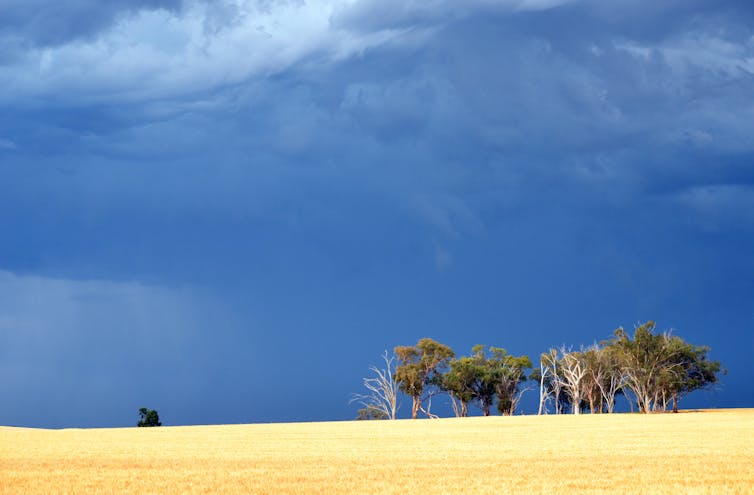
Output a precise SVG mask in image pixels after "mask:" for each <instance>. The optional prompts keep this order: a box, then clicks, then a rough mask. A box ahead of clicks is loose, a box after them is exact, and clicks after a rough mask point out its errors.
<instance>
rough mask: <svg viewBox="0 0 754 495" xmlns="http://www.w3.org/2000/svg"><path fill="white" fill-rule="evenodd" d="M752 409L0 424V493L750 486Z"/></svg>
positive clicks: (703, 489) (712, 490)
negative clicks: (106, 425) (98, 425)
mask: <svg viewBox="0 0 754 495" xmlns="http://www.w3.org/2000/svg"><path fill="white" fill-rule="evenodd" d="M752 466H754V410H743V409H741V410H719V411H708V412H683V413H681V414H653V415H638V414H615V415H582V416H570V415H563V416H539V417H538V416H515V417H489V418H449V419H440V420H419V421H412V420H399V421H394V422H389V421H371V422H355V421H354V422H330V423H293V424H258V425H228V426H187V427H162V428H120V429H90V430H73V429H71V430H35V429H23V428H0V493H123V492H136V493H239V492H246V493H271V494H272V493H275V494H287V493H322V494H325V493H326V494H338V493H343V494H346V493H349V494H350V493H369V494H372V493H386V494H387V493H408V492H411V493H428V494H429V493H431V494H439V493H453V494H462V493H468V494H483V493H490V494H491V493H505V492H508V493H568V492H570V493H625V494H628V493H631V494H633V493H646V494H654V493H673V494H676V493H685V494H695V493H709V494H720V493H740V494H746V493H752V490H754V488H752V487H754V469H753V468H752Z"/></svg>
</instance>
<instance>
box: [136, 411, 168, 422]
mask: <svg viewBox="0 0 754 495" xmlns="http://www.w3.org/2000/svg"><path fill="white" fill-rule="evenodd" d="M136 426H162V423H160V415H159V414H157V411H155V410H154V409H147V408H146V407H142V408H141V409H139V422H138V423H136Z"/></svg>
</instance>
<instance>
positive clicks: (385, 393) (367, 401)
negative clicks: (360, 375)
mask: <svg viewBox="0 0 754 495" xmlns="http://www.w3.org/2000/svg"><path fill="white" fill-rule="evenodd" d="M382 360H383V361H384V362H385V367H384V368H377V367H376V366H370V367H369V371H371V372H372V373H374V376H372V377H367V378H364V379H363V383H364V388H366V389H367V390H368V391H369V392H368V393H366V394H354V396H353V398H352V399H351V401H350V402H358V403H359V404H362V405H363V406H365V407H375V408H377V409H379V410H380V411H382V412H384V413H385V414H386V415H387V417H388V418H389V419H395V418H396V415H397V413H398V384H397V383H396V381H395V379H394V377H393V374H394V372H395V365H394V361H395V356H389V355H388V352H387V351H385V352H384V353H383V355H382Z"/></svg>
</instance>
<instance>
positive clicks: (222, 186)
mask: <svg viewBox="0 0 754 495" xmlns="http://www.w3.org/2000/svg"><path fill="white" fill-rule="evenodd" d="M95 4H96V5H95ZM753 17H754V9H752V7H751V6H750V5H749V4H748V3H747V2H711V1H705V0H694V1H671V2H648V1H641V2H636V1H633V2H629V1H616V2H610V3H609V5H608V4H607V3H605V2H599V1H588V0H583V1H578V0H574V1H535V0H530V1H526V0H520V1H512V0H511V1H506V0H500V1H494V0H479V1H473V2H463V4H459V3H458V2H449V1H447V2H446V1H442V0H438V1H432V2H373V1H371V0H360V1H356V2H351V1H337V0H333V1H326V0H314V1H307V2H303V1H293V0H291V1H240V0H239V1H230V0H228V1H225V0H223V1H217V2H203V1H184V2H168V1H165V2H158V1H152V2H149V1H142V2H136V1H134V2H125V1H123V2H109V3H108V4H107V6H103V5H100V4H99V3H96V2H86V1H81V2H70V3H66V6H65V7H62V6H59V5H58V4H57V3H53V2H43V1H41V0H40V1H36V2H31V3H30V2H24V3H21V2H10V3H7V2H6V3H5V4H4V6H3V7H0V19H2V21H0V39H3V40H4V42H3V43H2V46H4V47H5V48H4V49H3V51H2V52H1V53H0V87H2V88H3V89H2V90H0V106H2V108H3V112H1V113H0V227H1V228H2V231H3V232H4V235H3V242H2V243H0V270H3V271H2V272H1V273H2V277H3V278H2V283H3V284H4V287H5V291H6V293H7V294H19V295H18V296H17V297H16V299H11V301H15V302H6V303H4V304H3V306H2V308H3V310H2V312H0V318H2V321H3V325H4V327H3V329H4V333H3V334H2V335H3V337H2V338H3V339H4V340H3V345H4V346H5V348H7V349H16V350H15V351H13V353H11V354H13V355H16V354H15V353H17V352H20V353H21V354H17V355H18V356H23V358H21V357H19V358H18V359H10V360H8V358H7V356H6V358H5V361H4V364H3V366H5V368H4V369H5V373H6V374H8V375H10V376H14V377H17V379H16V380H15V383H17V384H23V383H24V380H23V379H22V377H23V376H26V375H27V374H28V373H29V370H28V368H27V367H28V366H32V367H36V368H37V369H38V370H39V371H38V372H37V374H32V375H29V376H32V377H36V378H34V379H33V380H32V382H33V383H35V384H36V385H34V387H35V388H33V390H35V396H36V397H45V395H46V394H49V393H52V392H51V391H52V390H55V391H58V392H55V393H61V394H62V393H63V392H59V391H61V390H67V391H71V390H74V389H76V384H79V383H82V381H81V380H82V376H83V375H78V374H76V373H79V371H76V370H79V369H80V370H81V371H80V373H84V374H85V375H86V376H89V377H91V376H94V375H96V376H98V377H100V378H98V380H101V383H102V384H101V385H96V384H95V385H91V386H90V388H85V387H84V388H82V389H81V391H80V394H81V397H82V399H81V403H80V404H81V405H80V407H81V408H83V407H84V404H85V403H86V402H87V401H90V402H91V401H93V400H95V398H96V400H97V401H101V402H103V403H107V402H108V401H115V400H116V399H115V398H116V396H118V392H116V389H118V390H121V391H123V390H128V391H129V392H127V393H125V392H123V393H122V394H121V396H118V397H119V398H118V401H120V402H117V406H112V408H110V409H108V412H103V413H102V417H104V418H110V419H103V420H102V421H101V422H96V424H107V422H108V421H111V423H118V424H121V423H124V422H126V419H125V417H124V416H122V415H120V414H121V413H116V412H115V409H119V410H120V409H124V408H126V407H127V406H128V407H130V404H131V402H128V403H127V404H126V402H125V401H126V399H125V398H123V397H127V398H128V399H127V400H130V401H132V402H136V401H137V397H138V396H139V390H138V387H137V386H136V382H137V381H139V380H141V379H142V378H144V377H146V375H139V376H140V377H141V378H135V377H129V375H128V373H127V372H126V366H125V364H123V363H125V362H129V363H132V362H135V363H145V364H148V363H152V362H159V361H160V360H164V361H165V362H166V363H174V364H175V366H173V365H170V366H166V367H165V368H160V371H159V374H160V375H161V376H164V378H163V379H164V383H165V384H169V385H165V387H172V388H173V389H175V390H178V391H184V392H185V395H184V396H183V398H181V399H180V400H179V399H175V400H174V401H173V402H170V401H166V403H165V405H164V406H162V407H163V409H164V408H168V409H169V410H170V409H172V410H173V411H177V410H181V411H187V410H192V409H191V408H192V407H194V410H196V411H202V412H201V413H197V414H195V415H191V414H187V413H174V417H177V418H179V419H178V421H181V422H213V421H244V420H252V419H257V420H275V419H323V418H336V417H348V416H349V414H350V412H349V410H348V408H347V405H346V402H347V399H348V394H349V393H350V392H352V391H355V390H353V389H356V388H357V387H358V386H359V383H360V382H359V378H360V376H361V375H362V374H363V371H364V370H365V369H366V368H367V367H368V365H369V364H372V362H373V361H374V360H375V359H376V358H377V356H379V354H380V353H381V352H382V350H383V349H385V348H390V347H392V346H394V345H398V344H408V343H411V342H413V341H415V340H416V339H418V338H420V337H423V336H433V337H435V338H437V339H439V340H443V341H446V342H448V343H449V344H451V345H453V346H454V348H456V350H457V351H458V352H465V351H467V348H470V347H471V346H472V345H474V344H476V343H488V344H499V345H504V346H506V347H507V348H509V349H510V350H511V351H513V352H519V353H529V354H530V355H531V356H535V355H537V353H538V352H541V351H543V350H544V349H545V347H546V346H548V345H556V344H561V343H571V344H574V345H578V344H580V343H583V344H589V343H591V342H592V341H594V340H599V339H602V338H606V337H607V336H609V334H610V332H611V331H612V330H613V329H614V328H615V327H616V326H618V325H626V326H630V325H632V324H633V323H636V322H638V321H640V320H643V319H650V318H652V319H656V320H658V322H659V326H660V327H663V328H664V327H673V328H674V329H675V330H676V331H677V333H678V334H679V335H681V336H683V337H686V338H688V340H690V341H692V342H694V343H705V344H709V345H711V346H712V348H713V351H714V353H713V356H714V357H715V358H717V359H721V360H722V361H723V364H724V365H726V366H727V367H728V368H729V370H730V377H729V378H726V382H728V383H732V384H736V383H740V382H737V381H736V380H739V378H736V376H739V375H741V374H742V373H745V371H743V370H745V363H744V357H743V356H741V354H740V353H739V352H737V351H736V349H739V348H741V346H740V345H736V342H737V341H739V344H740V340H742V339H743V340H744V341H747V343H749V344H750V343H751V337H747V335H748V333H745V332H744V329H747V328H751V325H752V324H754V320H752V315H751V314H750V311H747V308H750V307H752V303H754V301H752V294H754V285H752V280H754V264H752V260H751V259H750V256H748V253H750V252H752V250H754V217H753V216H752V214H751V211H754V203H753V202H752V198H753V197H754V167H752V165H751V163H752V156H754V140H753V139H752V138H751V136H752V135H754V134H753V133H752V124H751V122H754V99H753V98H752V94H754V93H752V89H753V88H754V32H753V31H752V30H751V27H750V26H751V25H752V20H754V19H753ZM31 286H34V287H38V289H35V291H36V290H38V291H39V293H40V294H48V293H54V294H57V295H56V296H54V297H53V296H49V298H41V299H40V300H39V301H37V302H34V304H33V305H32V304H31V303H30V302H29V301H31V300H32V299H33V298H32V296H31V295H28V294H31V289H28V287H31ZM24 288H26V289H24ZM90 292H101V293H102V294H105V295H106V297H105V296H103V297H104V299H102V298H93V299H91V300H89V299H86V298H84V299H86V300H87V302H86V303H82V302H80V301H81V297H80V296H79V294H81V293H90ZM23 294H27V296H26V299H24V298H22V297H21V295H23ZM108 294H109V295H108ZM136 294H138V295H136ZM45 297H47V296H45ZM19 298H20V299H19ZM135 298H136V299H135ZM137 300H138V301H140V302H138V303H137V302H135V301H137ZM6 301H7V300H6ZM35 301H36V299H35ZM137 306H138V308H140V309H139V310H138V312H139V314H140V315H141V316H140V317H139V319H138V321H137V322H134V321H132V320H131V319H129V318H130V317H126V316H123V315H132V314H133V313H134V311H135V309H134V308H135V307H137ZM76 308H77V309H76ZM197 308H204V309H202V310H201V311H199V313H197V311H198V310H197ZM543 308H546V309H544V310H543ZM74 310H75V311H77V312H78V314H79V315H80V316H79V317H76V318H74V317H73V316H70V312H71V311H74ZM46 313H49V314H62V315H64V316H61V317H55V318H51V319H50V320H47V319H34V318H32V317H31V316H30V315H38V314H46ZM65 315H68V316H65ZM213 315H214V316H213ZM220 315H222V317H221V316H220ZM30 318H31V319H30ZM79 318H80V319H79ZM111 319H112V320H111ZM216 319H217V320H218V321H221V322H222V324H221V325H218V324H213V322H214V321H215V320H216ZM55 320H60V321H61V322H62V323H64V324H63V325H62V326H61V329H57V330H56V329H55V325H54V324H53V322H54V321H55ZM126 322H131V323H133V324H134V325H135V327H136V329H137V331H143V332H147V333H149V334H151V335H153V338H154V339H155V341H156V342H158V343H159V344H158V345H157V346H156V347H155V348H154V349H146V348H145V349H142V348H130V347H129V346H128V345H125V343H126V342H130V340H129V339H125V337H123V335H125V334H123V333H120V332H125V331H126V330H125V326H123V325H126ZM129 324H130V323H129ZM95 327H96V328H100V327H113V328H116V329H119V330H108V331H106V332H104V333H101V334H99V333H97V332H98V330H95ZM22 328H24V329H26V330H22ZM522 329H526V332H523V330H522ZM460 330H463V332H461V333H460V334H459V331H460ZM713 330H714V331H713ZM45 332H49V333H50V335H55V336H56V337H55V338H60V339H61V340H60V341H56V340H54V339H48V342H58V343H57V344H56V345H54V346H51V347H48V348H45V349H46V350H40V351H39V353H30V354H24V353H29V352H31V351H29V349H31V348H32V347H33V345H32V341H35V342H36V341H37V340H40V341H45V338H44V337H42V335H44V334H45ZM54 332H58V333H54ZM522 332H523V333H522ZM92 334H96V335H99V337H97V338H98V339H99V342H100V343H99V344H97V345H98V346H100V347H98V349H99V348H101V349H104V352H105V354H104V355H107V356H110V358H112V359H108V360H107V362H108V363H115V364H113V365H112V366H105V365H104V364H103V363H99V362H96V361H92V360H91V359H90V357H89V356H90V355H91V354H90V353H91V352H93V348H91V346H90V343H91V340H90V339H91V335H92ZM461 334H463V335H461ZM63 336H67V337H66V338H63ZM35 339H36V340H35ZM124 339H125V340H124ZM215 339H216V342H218V344H217V345H216V346H214V347H213V346H210V345H209V344H207V343H208V342H213V341H215ZM468 339H472V340H473V341H472V340H468ZM234 341H236V342H242V343H243V344H244V346H245V347H247V348H248V349H251V350H253V352H254V356H255V358H254V360H253V361H252V360H246V359H245V358H243V357H242V355H241V354H240V353H237V352H236V353H231V355H232V356H234V358H233V360H234V361H233V362H235V363H236V364H235V365H234V367H233V368H232V370H233V371H232V372H231V371H228V372H227V373H226V372H222V373H217V372H215V371H212V370H216V366H217V363H219V362H222V359H223V358H222V355H223V353H224V352H230V351H229V349H231V347H232V346H229V344H228V343H229V342H234ZM291 342H293V343H294V344H291V345H290V346H289V343H291ZM173 344H175V345H178V346H179V348H180V349H181V351H180V353H176V352H175V351H174V349H175V348H176V347H174V346H173ZM76 349H85V350H87V351H86V352H88V353H89V354H86V355H83V354H77V352H78V351H76ZM202 349H213V351H212V353H210V355H207V356H205V357H203V358H202V359H198V358H197V360H195V362H198V363H200V364H197V365H196V367H194V368H192V369H191V370H189V369H187V368H183V367H181V366H183V365H181V364H180V363H182V362H183V361H181V359H186V360H188V361H191V360H192V359H193V357H196V356H204V354H202V353H203V350H202ZM69 351H70V352H69ZM8 352H10V351H8ZM82 352H83V351H82ZM58 353H60V354H58ZM330 353H333V354H334V355H338V356H342V355H343V354H344V353H347V354H348V357H347V358H344V359H343V360H342V361H338V360H337V359H336V360H335V361H333V360H332V359H331V358H330ZM64 354H65V355H68V356H69V358H65V359H69V361H66V360H65V359H64V358H63V357H61V356H63V355H64ZM179 354H180V356H183V357H182V358H180V359H178V358H177V357H176V356H178V355H179ZM281 355H283V356H288V358H286V359H284V360H283V362H281V361H280V356H281ZM61 359H62V361H61ZM119 360H120V361H119ZM22 362H23V363H25V364H23V363H22ZM78 362H81V363H84V364H82V365H81V366H82V367H81V368H79V367H77V365H76V364H75V363H78ZM119 362H120V363H121V364H122V365H118V364H117V363H119ZM35 363H47V364H46V365H45V366H42V367H39V366H35ZM87 363H88V364H87ZM283 363H288V364H283ZM290 363H299V364H296V366H301V367H306V369H308V370H309V372H310V373H312V374H313V376H316V377H318V378H319V379H321V380H322V381H327V382H329V383H331V385H330V386H329V387H328V394H329V395H327V400H326V401H325V400H324V399H317V398H316V397H309V398H310V399H311V400H308V399H309V398H307V400H304V399H302V398H301V397H299V399H295V400H294V399H292V398H290V399H286V400H289V402H286V404H287V405H288V407H287V408H286V411H285V412H280V411H279V410H278V409H276V408H275V407H274V406H273V405H271V404H270V405H265V404H266V402H265V399H261V398H260V396H264V394H265V393H272V392H271V390H272V386H271V385H269V384H266V383H265V382H264V379H263V378H262V377H263V375H264V373H265V371H260V370H270V369H275V370H277V371H276V373H278V374H279V376H280V377H281V380H283V381H284V382H285V383H290V384H291V386H292V387H295V386H296V385H295V381H296V373H294V372H293V371H292V368H295V366H293V365H292V364H290ZM87 366H88V368H87ZM55 369H65V370H67V371H68V372H69V373H68V374H66V373H62V374H59V376H58V377H57V381H55V382H50V381H45V376H46V374H49V373H52V372H53V371H52V370H55ZM91 370H95V371H96V373H94V372H92V371H91ZM232 373H235V375H234V376H235V377H236V378H235V379H232V378H231V377H230V376H231V374H232ZM201 376H205V377H209V378H206V380H205V381H204V382H202V380H201V379H200V378H196V380H198V382H200V383H209V384H210V385H207V386H206V387H205V388H203V389H201V387H200V389H201V390H204V392H201V391H200V392H197V393H196V394H191V393H189V390H190V388H191V387H190V385H189V382H190V381H192V380H194V378H195V377H201ZM186 377H190V379H187V378H186ZM348 377H350V379H349V378H348ZM30 380H31V378H30ZM34 380H36V381H34ZM234 380H235V382H234ZM219 382H223V383H225V385H224V387H225V388H222V390H223V392H224V395H223V396H224V397H231V396H233V397H242V396H244V394H243V393H242V391H243V390H245V389H250V390H254V391H255V392H254V398H253V399H252V398H251V397H248V398H247V399H241V398H236V399H233V400H230V399H228V401H227V402H225V404H226V410H227V414H226V415H220V416H213V413H212V412H211V411H209V410H205V409H201V408H199V407H198V406H197V404H199V403H200V402H201V401H202V399H203V398H204V399H206V397H208V395H206V394H210V392H208V390H218V387H217V383H219ZM44 383H48V385H43V384H44ZM234 383H235V384H234ZM213 384H214V385H213ZM111 385H112V388H111V389H109V388H107V387H110V386H111ZM18 386H19V387H20V386H21V385H18ZM323 386H324V385H323ZM98 387H99V388H98ZM23 390H24V389H23V388H14V389H13V390H11V391H6V394H9V395H11V396H24V391H23ZM87 390H88V392H87ZM107 390H111V391H110V392H107ZM276 393H277V392H276ZM202 394H205V395H204V396H203V395H202ZM294 395H295V394H294ZM752 395H754V390H752V389H749V391H748V397H751V396H752ZM303 396H306V394H303ZM147 397H148V398H149V397H153V396H147ZM154 397H156V395H154ZM700 397H701V398H700V399H698V400H699V401H701V402H700V403H702V404H709V402H703V401H705V400H708V401H709V400H712V401H714V403H715V404H723V405H736V404H739V402H736V401H737V400H739V399H736V397H735V396H729V395H726V394H725V392H724V391H723V392H720V393H719V394H718V395H716V396H714V397H713V398H712V399H709V397H708V398H706V399H705V398H704V396H703V395H701V396H700ZM738 397H740V395H739V396H738ZM39 400H40V401H41V402H39V404H40V407H41V410H42V412H40V413H39V414H38V415H37V416H36V417H35V419H33V420H29V424H39V425H44V424H51V425H53V424H54V425H66V424H74V423H75V424H78V425H85V424H87V421H84V420H82V421H78V422H77V421H76V420H74V419H73V418H72V416H55V415H54V414H53V413H52V412H50V411H57V410H58V409H59V406H58V405H56V404H59V403H58V402H54V401H53V400H52V399H50V401H48V402H45V401H44V400H43V399H39ZM278 403H279V402H278ZM142 405H148V406H150V407H152V405H150V404H140V403H139V404H137V406H136V407H141V406H142ZM74 410H75V408H74ZM160 411H161V413H162V409H161V410H160ZM8 414H11V416H9V418H10V419H7V420H6V419H3V418H2V417H0V422H9V421H13V422H18V423H21V422H23V419H19V418H21V416H19V414H20V413H18V412H14V413H8ZM55 414H57V413H55ZM72 414H74V415H75V413H72ZM181 414H183V415H181ZM54 418H58V419H54ZM92 421H93V422H92V423H91V424H94V423H95V421H94V420H92ZM98 421H99V420H98Z"/></svg>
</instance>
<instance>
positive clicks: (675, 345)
mask: <svg viewBox="0 0 754 495" xmlns="http://www.w3.org/2000/svg"><path fill="white" fill-rule="evenodd" d="M654 329H655V322H653V321H648V322H646V323H644V324H642V325H639V326H637V327H636V329H635V330H634V335H633V338H631V336H630V335H629V334H628V332H626V331H625V330H624V329H623V328H618V329H617V330H616V331H615V333H614V337H613V339H612V341H611V344H610V345H611V346H614V348H615V350H616V352H617V353H618V358H619V359H620V362H621V368H622V370H623V373H624V376H625V387H626V388H628V389H629V390H630V391H631V392H632V393H633V395H634V397H635V399H636V403H637V406H638V408H639V411H640V412H644V413H648V412H651V411H653V410H657V409H665V408H666V407H667V404H668V401H670V400H672V401H673V410H674V411H677V410H678V401H679V400H680V398H681V397H682V396H684V395H685V394H688V393H690V392H692V391H694V390H698V389H700V388H705V387H707V386H710V385H713V384H714V383H717V380H718V377H717V374H718V373H719V372H720V370H721V368H720V363H719V362H718V361H710V360H709V359H708V358H707V353H708V352H709V347H705V346H694V345H691V344H689V343H687V342H685V341H684V340H683V339H681V338H680V337H676V336H672V335H670V333H669V332H664V333H659V334H656V333H654Z"/></svg>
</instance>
